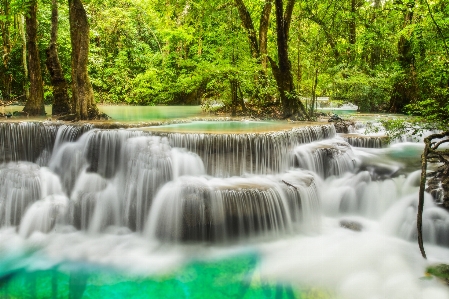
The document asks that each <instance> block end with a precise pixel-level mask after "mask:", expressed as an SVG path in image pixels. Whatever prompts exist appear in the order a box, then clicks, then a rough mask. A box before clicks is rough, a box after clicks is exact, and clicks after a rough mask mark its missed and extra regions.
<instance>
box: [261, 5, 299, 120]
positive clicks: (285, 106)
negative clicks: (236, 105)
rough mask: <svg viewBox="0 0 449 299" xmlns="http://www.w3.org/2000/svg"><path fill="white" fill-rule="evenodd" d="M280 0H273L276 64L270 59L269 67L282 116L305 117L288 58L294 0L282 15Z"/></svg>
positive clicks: (282, 9)
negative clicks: (276, 90)
mask: <svg viewBox="0 0 449 299" xmlns="http://www.w3.org/2000/svg"><path fill="white" fill-rule="evenodd" d="M282 2H283V1H282V0H275V2H274V3H275V11H276V37H277V53H278V64H276V62H275V61H274V60H273V59H271V58H270V57H269V58H268V59H269V60H270V64H271V68H272V70H273V75H274V77H275V79H276V83H277V87H278V91H279V96H280V100H281V104H282V117H283V118H288V117H292V116H299V117H300V118H307V117H308V116H307V112H306V109H305V107H304V105H303V104H302V103H301V102H300V101H299V99H298V96H297V94H296V91H295V86H294V83H293V75H292V72H291V64H290V61H289V58H288V32H289V27H290V21H291V12H292V10H293V6H294V2H295V1H294V0H289V1H288V3H287V10H286V13H285V15H284V6H283V3H282Z"/></svg>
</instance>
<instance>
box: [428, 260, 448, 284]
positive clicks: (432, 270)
mask: <svg viewBox="0 0 449 299" xmlns="http://www.w3.org/2000/svg"><path fill="white" fill-rule="evenodd" d="M426 272H427V273H429V274H431V275H433V276H435V277H437V278H439V279H442V280H443V281H444V282H445V283H446V284H447V285H449V265H446V264H439V265H433V266H429V267H427V269H426Z"/></svg>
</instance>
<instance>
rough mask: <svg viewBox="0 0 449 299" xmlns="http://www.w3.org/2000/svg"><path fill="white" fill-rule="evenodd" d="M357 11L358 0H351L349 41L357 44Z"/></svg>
mask: <svg viewBox="0 0 449 299" xmlns="http://www.w3.org/2000/svg"><path fill="white" fill-rule="evenodd" d="M356 12H357V4H356V0H351V16H350V18H349V43H350V44H351V45H355V42H356V21H355V16H356Z"/></svg>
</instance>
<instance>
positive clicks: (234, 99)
mask: <svg viewBox="0 0 449 299" xmlns="http://www.w3.org/2000/svg"><path fill="white" fill-rule="evenodd" d="M229 82H230V84H231V116H233V117H234V116H236V115H237V105H238V104H239V103H238V94H237V88H238V82H237V80H236V79H230V80H229Z"/></svg>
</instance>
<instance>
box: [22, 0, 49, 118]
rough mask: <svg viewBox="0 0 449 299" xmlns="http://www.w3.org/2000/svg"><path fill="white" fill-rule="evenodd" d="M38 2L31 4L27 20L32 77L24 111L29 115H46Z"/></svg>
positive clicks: (30, 73) (29, 65)
mask: <svg viewBox="0 0 449 299" xmlns="http://www.w3.org/2000/svg"><path fill="white" fill-rule="evenodd" d="M36 14H37V1H36V0H34V1H33V2H32V3H31V6H30V10H29V12H28V14H27V17H26V18H25V23H26V33H27V34H26V35H27V49H28V73H29V76H30V98H29V99H28V100H27V102H26V104H25V108H23V111H24V112H26V113H28V115H45V107H44V85H43V81H42V74H41V64H40V59H39V50H38V47H37V17H36Z"/></svg>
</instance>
